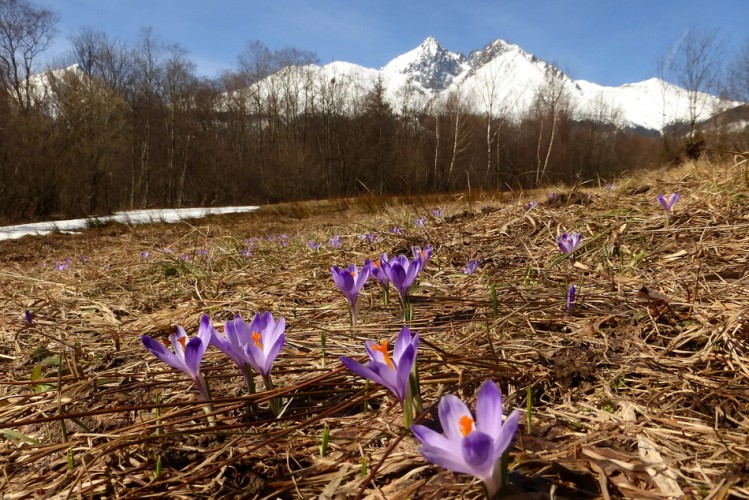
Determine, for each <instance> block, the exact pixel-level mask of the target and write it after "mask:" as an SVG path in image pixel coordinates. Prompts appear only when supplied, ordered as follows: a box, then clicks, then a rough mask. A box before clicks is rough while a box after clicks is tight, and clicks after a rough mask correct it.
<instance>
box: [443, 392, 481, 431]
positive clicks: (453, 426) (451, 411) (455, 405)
mask: <svg viewBox="0 0 749 500" xmlns="http://www.w3.org/2000/svg"><path fill="white" fill-rule="evenodd" d="M438 414H439V418H440V423H441V424H442V430H444V431H445V435H446V436H447V439H449V440H450V441H452V442H454V443H459V442H460V441H461V440H462V439H463V437H464V436H463V434H462V433H461V427H460V419H461V417H463V416H467V417H469V418H470V419H471V420H473V417H472V416H471V412H470V411H469V410H468V407H467V406H466V405H465V403H463V401H461V400H460V399H459V398H458V397H457V396H454V395H452V394H446V395H445V396H442V399H441V400H440V404H439V406H438Z"/></svg>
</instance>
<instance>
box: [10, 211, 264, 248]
mask: <svg viewBox="0 0 749 500" xmlns="http://www.w3.org/2000/svg"><path fill="white" fill-rule="evenodd" d="M257 209H258V207H256V206H244V207H221V208H165V209H159V210H131V211H129V212H117V213H115V214H114V215H109V216H105V217H90V218H87V219H70V220H59V221H54V222H34V223H31V224H20V225H17V226H2V227H0V240H11V239H16V238H21V237H23V236H28V235H33V234H36V235H45V234H49V233H52V232H54V231H60V232H62V233H75V232H76V231H79V230H81V229H85V228H86V227H88V226H90V225H91V224H92V223H93V224H95V223H99V222H102V223H106V222H110V221H115V222H120V223H122V224H133V225H134V224H150V223H152V222H168V223H174V222H179V221H181V220H184V219H199V218H201V217H205V216H207V215H220V214H231V213H245V212H254V211H255V210H257Z"/></svg>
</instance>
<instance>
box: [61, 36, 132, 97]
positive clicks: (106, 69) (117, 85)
mask: <svg viewBox="0 0 749 500" xmlns="http://www.w3.org/2000/svg"><path fill="white" fill-rule="evenodd" d="M69 40H70V44H71V45H72V47H73V57H74V58H75V60H76V62H77V63H78V66H79V67H80V68H81V70H82V71H83V73H84V74H85V75H88V76H89V77H93V78H97V79H98V80H101V81H102V82H104V84H106V85H107V86H109V87H110V88H111V89H112V90H115V91H118V92H121V93H123V94H125V93H127V92H128V91H129V90H130V87H131V86H132V80H133V73H134V71H133V51H132V49H130V48H129V47H127V46H126V45H124V44H122V43H120V42H117V41H115V40H111V39H110V38H109V37H108V36H107V34H106V33H105V32H103V31H97V30H94V29H92V28H81V29H80V30H79V31H78V33H76V34H75V35H72V36H71V37H70V38H69Z"/></svg>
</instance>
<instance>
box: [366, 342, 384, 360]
mask: <svg viewBox="0 0 749 500" xmlns="http://www.w3.org/2000/svg"><path fill="white" fill-rule="evenodd" d="M380 345H382V344H378V343H377V342H375V341H374V340H365V341H364V350H366V351H367V355H368V356H369V359H371V360H372V361H374V362H375V363H382V364H387V363H386V362H385V353H384V352H382V351H381V350H380V349H374V346H380Z"/></svg>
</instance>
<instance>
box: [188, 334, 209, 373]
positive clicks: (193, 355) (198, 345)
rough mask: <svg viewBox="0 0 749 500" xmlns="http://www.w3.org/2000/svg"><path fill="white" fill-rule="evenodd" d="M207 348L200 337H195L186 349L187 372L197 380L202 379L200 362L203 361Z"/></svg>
mask: <svg viewBox="0 0 749 500" xmlns="http://www.w3.org/2000/svg"><path fill="white" fill-rule="evenodd" d="M205 348H206V346H205V344H203V340H202V339H201V338H200V337H193V338H192V339H190V342H188V343H187V346H186V347H185V368H186V370H185V372H186V373H187V374H188V375H190V377H192V378H193V379H195V380H198V379H199V378H200V362H201V361H202V360H203V354H204V353H205Z"/></svg>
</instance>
